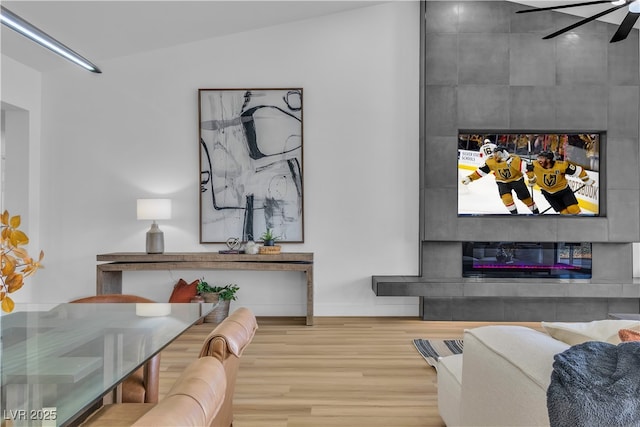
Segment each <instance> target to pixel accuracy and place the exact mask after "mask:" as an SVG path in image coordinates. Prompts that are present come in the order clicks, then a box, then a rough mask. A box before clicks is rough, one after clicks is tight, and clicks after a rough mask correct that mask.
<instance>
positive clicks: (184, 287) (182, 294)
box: [169, 279, 198, 302]
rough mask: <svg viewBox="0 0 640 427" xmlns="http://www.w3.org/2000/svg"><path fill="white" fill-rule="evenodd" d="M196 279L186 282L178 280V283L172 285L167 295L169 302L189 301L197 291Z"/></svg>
mask: <svg viewBox="0 0 640 427" xmlns="http://www.w3.org/2000/svg"><path fill="white" fill-rule="evenodd" d="M197 286H198V280H195V281H193V282H192V283H187V282H185V281H184V280H182V279H180V280H178V283H176V284H175V286H174V287H173V292H171V296H170V297H169V302H191V298H193V297H195V296H196V294H197V293H198V289H197Z"/></svg>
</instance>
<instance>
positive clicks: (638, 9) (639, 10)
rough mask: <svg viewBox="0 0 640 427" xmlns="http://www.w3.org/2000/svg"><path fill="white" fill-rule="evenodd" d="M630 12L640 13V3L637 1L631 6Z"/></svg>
mask: <svg viewBox="0 0 640 427" xmlns="http://www.w3.org/2000/svg"><path fill="white" fill-rule="evenodd" d="M629 12H631V13H640V1H639V0H636V1H634V2H633V3H631V4H629Z"/></svg>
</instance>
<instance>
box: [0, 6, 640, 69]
mask: <svg viewBox="0 0 640 427" xmlns="http://www.w3.org/2000/svg"><path fill="white" fill-rule="evenodd" d="M583 1H585V0H578V1H551V0H542V1H518V2H516V3H522V4H526V5H530V6H535V7H546V6H552V5H557V4H569V3H576V2H583ZM385 2H386V1H374V0H361V1H330V0H304V1H260V0H258V1H238V0H235V1H222V0H210V1H202V0H200V1H150V0H146V1H144V0H143V1H91V0H88V1H55V0H54V1H49V0H45V1H24V0H14V1H11V0H7V1H3V2H2V5H3V6H4V7H6V8H8V9H9V10H11V11H12V12H14V13H16V14H17V15H19V16H21V17H22V18H24V19H26V20H27V21H29V22H31V23H32V24H33V25H35V26H36V27H39V28H40V29H42V30H43V31H45V32H46V33H48V34H50V35H51V36H53V37H55V38H56V39H58V40H59V41H60V42H62V43H63V44H65V45H67V46H69V47H70V48H72V49H73V50H75V51H77V52H78V53H79V54H81V55H83V56H85V57H86V58H87V59H89V60H91V61H93V62H95V63H97V64H99V63H100V62H101V61H105V60H108V59H111V58H116V57H123V56H128V55H133V54H137V53H140V52H144V51H149V50H154V49H160V48H164V47H169V46H174V45H178V44H182V43H188V42H192V41H197V40H203V39H207V38H212V37H218V36H224V35H227V34H232V33H238V32H243V31H249V30H253V29H257V28H262V27H268V26H273V25H280V24H283V23H286V22H292V21H298V20H304V19H310V18H314V17H319V16H323V15H328V14H333V13H338V12H343V11H348V10H352V9H357V8H361V7H369V6H373V5H376V4H380V3H385ZM602 6H603V5H597V6H585V7H579V8H571V9H565V10H564V11H565V12H567V13H572V14H576V15H578V16H590V15H592V14H594V13H597V12H600V11H602V10H603V7H602ZM604 6H605V7H604V8H606V6H607V5H604ZM625 13H626V12H625V11H624V10H620V11H618V12H615V13H612V14H610V15H607V16H604V17H603V18H602V20H604V21H606V22H612V23H616V24H618V23H620V22H621V21H622V19H623V18H624V15H625ZM636 27H637V28H640V23H636ZM1 31H2V33H1V40H2V45H1V49H2V53H3V54H5V55H7V56H9V57H11V58H14V59H16V60H17V61H19V62H21V63H23V64H25V65H28V66H29V67H32V68H34V69H36V70H39V71H47V70H51V69H54V68H57V67H61V66H65V65H66V63H65V60H63V59H61V58H59V57H58V56H57V55H54V54H52V53H50V52H49V51H47V50H45V49H43V48H41V47H39V46H37V45H35V44H34V43H32V42H30V41H28V40H26V39H24V38H23V37H22V36H20V35H18V34H17V33H15V32H14V31H12V30H10V29H7V28H6V27H4V26H2V30H1Z"/></svg>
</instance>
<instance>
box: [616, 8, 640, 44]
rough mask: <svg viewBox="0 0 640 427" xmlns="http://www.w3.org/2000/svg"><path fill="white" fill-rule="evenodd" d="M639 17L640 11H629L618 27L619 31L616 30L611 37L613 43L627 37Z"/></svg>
mask: <svg viewBox="0 0 640 427" xmlns="http://www.w3.org/2000/svg"><path fill="white" fill-rule="evenodd" d="M638 17H640V13H633V12H629V13H627V16H625V17H624V20H623V21H622V23H621V24H620V26H619V27H618V31H616V33H615V34H614V35H613V37H612V38H611V43H615V42H619V41H620V40H624V39H626V38H627V36H628V35H629V33H630V32H631V29H632V28H633V26H634V25H635V23H636V21H637V20H638Z"/></svg>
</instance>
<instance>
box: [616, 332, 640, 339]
mask: <svg viewBox="0 0 640 427" xmlns="http://www.w3.org/2000/svg"><path fill="white" fill-rule="evenodd" d="M618 337H620V341H622V342H627V341H640V332H638V331H634V330H633V329H620V330H619V331H618Z"/></svg>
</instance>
